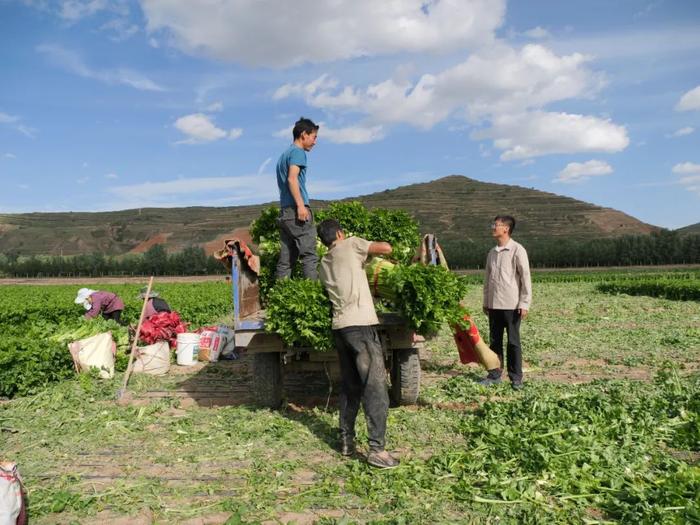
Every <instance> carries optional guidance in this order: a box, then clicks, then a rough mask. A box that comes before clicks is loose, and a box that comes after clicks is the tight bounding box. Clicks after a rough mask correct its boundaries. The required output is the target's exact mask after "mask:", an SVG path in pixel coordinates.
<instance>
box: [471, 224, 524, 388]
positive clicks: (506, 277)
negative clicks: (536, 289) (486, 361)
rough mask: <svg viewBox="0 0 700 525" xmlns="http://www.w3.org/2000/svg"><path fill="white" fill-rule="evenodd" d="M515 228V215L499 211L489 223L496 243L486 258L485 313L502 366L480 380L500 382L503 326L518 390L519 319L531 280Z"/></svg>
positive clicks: (520, 371)
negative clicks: (515, 236)
mask: <svg viewBox="0 0 700 525" xmlns="http://www.w3.org/2000/svg"><path fill="white" fill-rule="evenodd" d="M514 229H515V219H514V218H513V217H511V216H510V215H498V216H497V217H496V218H495V219H494V220H493V224H492V225H491V231H492V236H493V238H494V239H495V240H496V243H497V245H496V246H495V247H494V248H492V249H491V251H489V254H488V257H487V258H486V276H485V277H484V313H485V314H486V315H488V316H489V336H490V337H489V338H490V341H489V342H490V346H491V349H492V350H493V351H494V352H496V354H498V358H499V359H500V361H501V368H494V369H492V370H489V372H488V375H487V376H486V377H485V378H484V379H482V380H481V381H480V383H481V384H482V385H485V386H488V385H493V384H496V383H500V382H501V373H502V369H503V332H504V330H505V331H506V332H507V334H508V347H507V353H506V358H507V367H508V377H509V378H510V383H511V386H512V387H513V389H514V390H520V389H521V388H522V387H523V368H522V361H523V355H522V348H521V347H520V321H521V320H522V319H525V318H526V317H527V313H528V311H529V310H530V303H531V301H532V283H531V280H530V263H529V261H528V258H527V252H526V251H525V248H523V246H522V245H521V244H520V243H517V242H515V241H514V240H513V239H512V238H511V235H512V234H513V230H514Z"/></svg>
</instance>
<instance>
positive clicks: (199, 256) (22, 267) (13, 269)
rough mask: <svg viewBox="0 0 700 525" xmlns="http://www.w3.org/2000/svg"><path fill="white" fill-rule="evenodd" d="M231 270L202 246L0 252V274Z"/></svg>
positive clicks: (119, 273) (186, 273) (52, 275)
mask: <svg viewBox="0 0 700 525" xmlns="http://www.w3.org/2000/svg"><path fill="white" fill-rule="evenodd" d="M223 273H228V271H227V270H226V269H225V268H224V266H223V265H222V264H221V262H219V260H218V259H216V258H214V257H213V256H211V255H207V254H206V253H205V251H204V249H203V248H200V247H198V246H191V247H188V248H185V249H184V250H182V251H180V252H176V253H168V252H167V251H166V250H165V247H164V246H163V245H162V244H156V245H154V246H152V247H151V248H149V249H148V251H146V252H144V253H143V254H128V255H122V256H105V255H104V254H101V253H91V254H85V255H72V256H64V257H61V256H58V255H55V256H36V255H33V256H30V257H23V256H19V255H17V254H16V253H9V254H0V275H4V276H6V277H100V276H104V275H209V274H223Z"/></svg>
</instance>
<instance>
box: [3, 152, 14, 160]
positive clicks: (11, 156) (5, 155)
mask: <svg viewBox="0 0 700 525" xmlns="http://www.w3.org/2000/svg"><path fill="white" fill-rule="evenodd" d="M3 157H5V158H6V159H16V158H17V155H15V154H14V153H5V154H4V155H3Z"/></svg>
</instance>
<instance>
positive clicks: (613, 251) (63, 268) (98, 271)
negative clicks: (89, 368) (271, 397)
mask: <svg viewBox="0 0 700 525" xmlns="http://www.w3.org/2000/svg"><path fill="white" fill-rule="evenodd" d="M521 242H522V244H523V245H524V246H525V248H526V249H527V251H528V255H529V257H530V265H531V266H532V267H533V268H572V267H586V266H631V265H657V264H700V235H698V234H691V235H678V234H677V233H676V232H672V231H662V232H660V233H653V234H651V235H628V236H624V237H618V238H615V239H593V240H589V241H579V240H576V239H551V240H533V241H521ZM492 246H493V241H486V240H484V241H475V242H472V241H448V242H445V243H442V248H443V251H444V252H445V256H446V257H447V261H448V263H449V264H450V267H451V268H455V269H461V268H464V269H466V268H483V266H484V262H485V260H486V254H487V253H488V251H489V250H490V249H491V247H492ZM226 272H227V270H226V269H225V268H224V266H223V265H222V264H221V262H220V261H218V260H217V259H215V258H214V257H213V256H211V255H207V254H206V253H205V252H204V250H203V249H202V248H199V247H195V246H192V247H189V248H186V249H184V250H183V251H181V252H177V253H167V252H166V250H165V247H164V246H163V245H160V244H157V245H155V246H153V247H151V248H150V249H149V250H148V251H147V252H145V253H144V254H141V255H133V254H130V255H124V256H118V257H117V256H110V257H106V256H104V255H103V254H100V253H93V254H89V255H75V256H70V257H59V256H43V257H42V256H32V257H20V256H18V255H16V254H5V255H3V254H0V276H2V275H5V276H7V277H71V276H79V277H95V276H102V275H207V274H223V273H226Z"/></svg>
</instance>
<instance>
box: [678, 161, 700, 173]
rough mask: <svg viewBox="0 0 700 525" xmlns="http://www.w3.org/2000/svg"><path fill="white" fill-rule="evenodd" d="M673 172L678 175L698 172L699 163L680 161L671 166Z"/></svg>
mask: <svg viewBox="0 0 700 525" xmlns="http://www.w3.org/2000/svg"><path fill="white" fill-rule="evenodd" d="M672 171H673V173H678V174H680V175H686V174H700V164H695V163H694V162H681V163H680V164H676V165H675V166H673V170H672Z"/></svg>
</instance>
